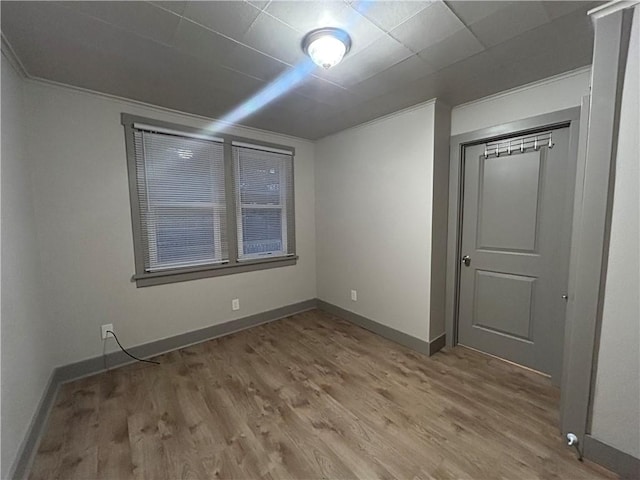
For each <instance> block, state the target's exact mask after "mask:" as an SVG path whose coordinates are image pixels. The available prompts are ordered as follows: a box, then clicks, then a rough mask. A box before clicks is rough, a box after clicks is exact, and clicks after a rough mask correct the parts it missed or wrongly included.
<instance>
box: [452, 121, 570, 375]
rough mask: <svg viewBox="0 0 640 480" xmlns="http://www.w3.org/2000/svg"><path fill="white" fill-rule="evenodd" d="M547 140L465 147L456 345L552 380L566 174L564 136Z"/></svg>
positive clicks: (564, 243)
mask: <svg viewBox="0 0 640 480" xmlns="http://www.w3.org/2000/svg"><path fill="white" fill-rule="evenodd" d="M551 133H552V138H553V144H554V145H553V147H552V148H549V146H548V144H547V143H546V142H544V146H540V145H539V144H538V149H534V148H528V149H525V150H524V151H523V152H521V151H520V149H519V148H518V147H517V146H518V144H519V142H520V141H521V140H524V139H531V138H532V136H531V135H528V136H524V137H514V138H513V139H511V140H512V144H513V145H514V146H515V148H513V149H512V150H511V154H508V153H501V154H500V155H499V156H496V155H495V154H490V155H489V156H488V157H486V158H485V148H486V146H485V144H484V143H483V144H481V145H475V146H469V147H466V148H465V155H464V159H465V165H464V200H463V209H464V210H463V221H462V245H461V247H462V248H461V253H462V256H468V257H469V259H468V260H466V261H465V260H463V259H462V258H461V259H460V260H461V263H462V264H461V267H460V295H459V301H460V303H459V310H458V311H459V317H458V342H459V343H460V344H462V345H467V346H469V347H472V348H476V349H478V350H481V351H484V352H487V353H490V354H492V355H496V356H498V357H501V358H504V359H506V360H510V361H513V362H515V363H518V364H520V365H524V366H527V367H530V368H533V369H535V370H538V371H541V372H544V373H547V374H550V375H552V376H553V377H554V379H556V380H558V381H559V378H560V372H561V368H562V349H563V334H564V319H565V309H566V300H565V299H564V298H563V295H565V294H566V293H567V292H566V288H567V280H568V266H569V243H570V235H571V230H570V228H571V210H572V201H573V184H574V180H575V179H574V175H575V174H574V173H573V172H574V168H573V167H574V165H572V164H570V160H569V156H568V150H569V129H568V128H562V129H557V130H553V131H552V132H551ZM506 141H507V140H503V142H506ZM530 144H531V143H529V145H530ZM525 145H526V144H525ZM490 151H491V150H490Z"/></svg>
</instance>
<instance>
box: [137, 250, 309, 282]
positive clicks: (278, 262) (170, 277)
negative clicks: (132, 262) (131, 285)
mask: <svg viewBox="0 0 640 480" xmlns="http://www.w3.org/2000/svg"><path fill="white" fill-rule="evenodd" d="M296 263H298V256H297V255H296V256H289V257H277V258H267V259H261V260H251V261H247V260H245V261H243V262H238V263H225V264H223V265H211V266H206V267H191V268H176V269H175V270H169V271H165V272H153V273H144V274H142V275H134V276H133V277H132V278H131V281H132V282H136V286H137V287H138V288H140V287H151V286H153V285H164V284H167V283H177V282H187V281H189V280H197V279H199V278H209V277H221V276H223V275H233V274H235V273H244V272H253V271H256V270H267V269H269V268H279V267H288V266H291V265H295V264H296Z"/></svg>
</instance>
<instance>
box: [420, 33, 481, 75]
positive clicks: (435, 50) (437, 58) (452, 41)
mask: <svg viewBox="0 0 640 480" xmlns="http://www.w3.org/2000/svg"><path fill="white" fill-rule="evenodd" d="M483 50H484V47H483V46H482V44H481V43H480V42H479V41H478V40H477V39H476V37H474V36H473V34H472V33H471V32H470V31H469V30H467V29H466V28H465V29H462V30H459V31H457V32H456V33H454V34H453V35H451V36H450V37H447V38H445V39H444V40H442V41H441V42H438V43H436V44H434V45H431V46H430V47H427V48H426V49H424V50H422V51H421V52H419V53H418V56H419V57H420V58H422V59H423V60H425V61H426V62H427V63H428V64H429V65H431V66H432V67H433V68H434V70H441V69H443V68H445V67H448V66H449V65H452V64H454V63H456V62H459V61H460V60H464V59H465V58H467V57H471V56H473V55H475V54H476V53H479V52H481V51H483Z"/></svg>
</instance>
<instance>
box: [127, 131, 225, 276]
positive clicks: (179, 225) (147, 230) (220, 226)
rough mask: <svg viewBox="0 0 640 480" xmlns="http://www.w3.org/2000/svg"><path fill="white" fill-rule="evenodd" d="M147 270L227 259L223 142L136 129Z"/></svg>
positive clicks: (139, 196) (197, 264)
mask: <svg viewBox="0 0 640 480" xmlns="http://www.w3.org/2000/svg"><path fill="white" fill-rule="evenodd" d="M134 141H135V145H134V148H135V161H136V180H137V191H138V201H139V205H140V227H141V231H142V243H143V245H142V248H143V255H144V267H145V271H147V272H156V271H162V270H168V269H174V268H180V267H193V266H200V265H210V264H218V263H223V262H226V261H228V252H227V240H226V237H227V235H226V206H225V178H224V153H223V144H222V143H221V142H217V141H212V140H204V139H197V138H189V137H183V136H179V135H170V134H162V133H155V132H148V131H142V130H135V132H134Z"/></svg>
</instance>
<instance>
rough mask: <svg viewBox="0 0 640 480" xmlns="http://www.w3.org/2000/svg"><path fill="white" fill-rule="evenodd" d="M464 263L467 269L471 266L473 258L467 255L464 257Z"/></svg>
mask: <svg viewBox="0 0 640 480" xmlns="http://www.w3.org/2000/svg"><path fill="white" fill-rule="evenodd" d="M462 263H464V266H465V267H468V266H469V265H471V257H470V256H469V255H465V256H464V257H462Z"/></svg>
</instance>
